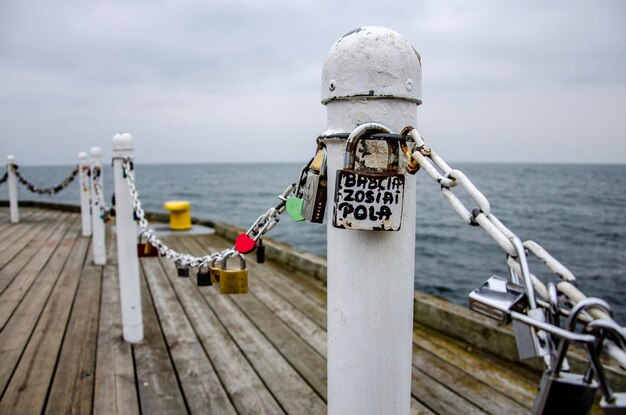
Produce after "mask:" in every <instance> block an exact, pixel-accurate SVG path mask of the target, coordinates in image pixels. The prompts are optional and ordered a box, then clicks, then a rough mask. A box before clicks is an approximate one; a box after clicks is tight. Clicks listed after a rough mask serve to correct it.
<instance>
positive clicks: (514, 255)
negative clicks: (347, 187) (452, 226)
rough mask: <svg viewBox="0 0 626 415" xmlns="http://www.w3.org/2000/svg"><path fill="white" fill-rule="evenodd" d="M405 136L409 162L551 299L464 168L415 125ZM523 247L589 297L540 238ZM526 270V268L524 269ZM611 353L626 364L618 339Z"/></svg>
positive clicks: (569, 290) (565, 286) (575, 297)
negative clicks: (467, 201)
mask: <svg viewBox="0 0 626 415" xmlns="http://www.w3.org/2000/svg"><path fill="white" fill-rule="evenodd" d="M402 135H403V136H405V137H406V136H410V137H411V138H413V141H414V142H415V144H414V148H413V150H412V151H408V152H406V153H407V157H409V162H415V163H417V164H418V166H419V167H421V168H422V169H424V171H425V172H426V173H427V174H428V175H429V176H430V177H431V178H432V179H433V180H434V181H435V182H436V183H437V184H438V185H440V186H441V193H442V194H443V196H444V198H445V199H446V200H447V201H448V202H449V203H450V205H451V206H452V208H453V209H454V211H455V212H456V213H457V214H458V215H459V216H460V217H461V219H463V221H465V223H467V224H469V225H471V226H480V227H482V228H483V229H484V230H485V231H486V232H487V233H488V234H489V236H491V237H492V238H493V240H494V241H496V243H497V244H498V245H499V246H500V247H501V248H502V249H503V250H504V251H505V252H506V253H507V265H508V266H509V268H510V269H511V271H512V272H513V273H514V274H515V275H517V276H520V275H523V274H526V275H529V276H530V280H531V282H532V286H531V287H528V288H530V289H534V293H532V294H533V295H534V294H535V293H536V294H538V296H539V297H541V298H542V299H543V300H544V301H542V303H544V304H545V302H546V301H548V302H549V300H550V295H549V292H548V288H547V287H546V285H544V283H543V282H542V281H541V280H540V279H539V278H537V277H536V276H535V275H533V274H532V273H530V272H528V269H522V268H523V267H522V263H523V262H524V261H520V255H519V254H518V252H517V250H516V247H515V245H514V243H515V241H516V239H517V236H516V235H515V234H514V233H513V232H512V231H511V230H510V229H509V228H507V227H506V226H505V225H504V224H503V223H502V222H500V220H499V219H498V218H497V217H496V216H495V215H494V214H493V213H492V212H491V206H490V204H489V201H488V200H487V198H486V197H485V195H483V194H482V193H481V192H480V190H478V188H477V187H476V186H475V185H474V184H473V183H472V182H471V180H470V179H469V178H468V177H467V176H466V175H465V174H464V173H463V172H461V171H460V170H456V169H453V168H452V167H450V166H449V165H448V164H447V163H446V162H445V161H444V160H443V159H442V158H441V157H440V156H439V155H438V154H437V153H436V152H435V151H434V150H432V149H431V148H430V147H429V146H428V145H426V143H425V142H424V139H423V137H422V136H421V135H420V133H419V132H418V131H417V130H415V129H414V128H413V127H406V128H405V129H404V130H403V131H402ZM458 184H460V187H462V188H463V190H465V192H466V193H467V194H468V195H469V196H470V197H471V198H472V200H473V201H474V202H476V205H477V207H476V208H473V209H472V210H471V213H470V210H469V209H468V208H466V207H465V205H464V204H463V202H462V201H461V200H460V199H459V198H458V197H457V196H456V195H455V194H454V192H453V191H452V189H453V188H454V187H457V185H458ZM523 248H524V249H525V250H528V251H529V252H530V253H532V254H533V255H535V256H536V257H537V258H538V259H540V260H541V261H542V262H543V263H544V264H545V265H546V267H547V268H548V269H549V270H550V271H552V272H553V273H554V274H555V275H557V276H558V277H559V279H560V280H561V282H560V283H559V284H558V285H557V287H558V291H560V292H562V293H563V294H565V295H566V296H567V297H568V298H569V300H570V301H571V302H572V303H573V304H576V303H578V302H579V301H581V300H583V299H585V298H586V297H585V295H584V294H583V293H582V292H581V291H580V290H578V289H577V288H576V277H575V276H574V274H573V273H572V272H571V271H570V270H569V269H567V268H566V267H565V266H564V265H563V264H562V263H560V262H559V261H558V260H556V259H555V258H554V257H553V256H552V255H550V253H548V251H547V250H545V249H544V248H543V247H542V246H541V245H539V244H538V243H537V242H535V241H532V240H528V241H525V242H524V243H523ZM524 271H526V272H524ZM589 314H591V315H592V316H593V317H594V318H605V319H610V320H612V318H611V317H610V316H609V315H608V314H606V313H603V312H596V310H594V309H592V310H591V311H590V312H589ZM607 345H608V347H607V354H608V355H609V356H610V357H611V358H613V359H614V360H615V361H617V362H618V363H619V364H620V365H621V366H623V367H626V350H623V349H622V348H620V347H619V346H618V345H616V344H615V343H614V342H612V341H609V340H607Z"/></svg>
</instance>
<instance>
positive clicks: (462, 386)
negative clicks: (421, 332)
mask: <svg viewBox="0 0 626 415" xmlns="http://www.w3.org/2000/svg"><path fill="white" fill-rule="evenodd" d="M413 366H415V368H417V369H419V370H420V371H421V372H424V373H427V374H428V376H429V377H431V378H433V379H437V381H438V382H440V383H442V384H444V385H447V386H448V387H451V388H454V391H455V393H457V394H458V395H461V396H463V398H465V399H466V400H468V401H470V402H472V403H473V404H474V405H476V406H477V407H479V408H481V409H482V410H484V411H486V412H488V413H491V414H503V413H506V414H527V413H528V410H529V409H530V408H528V407H526V406H523V405H521V404H519V403H517V402H515V401H513V400H512V399H510V398H508V397H507V396H506V395H504V394H502V393H500V392H499V391H498V390H496V389H495V388H493V387H491V386H489V385H487V384H485V383H483V382H482V381H481V380H480V379H477V378H475V377H473V376H470V375H469V374H467V373H465V372H463V371H462V370H460V369H459V368H457V367H455V366H453V365H452V364H450V363H448V362H445V361H443V360H442V359H440V358H438V357H436V356H434V355H433V354H432V353H430V352H429V351H427V350H425V349H422V348H421V347H418V346H417V345H415V344H413ZM495 386H499V385H495Z"/></svg>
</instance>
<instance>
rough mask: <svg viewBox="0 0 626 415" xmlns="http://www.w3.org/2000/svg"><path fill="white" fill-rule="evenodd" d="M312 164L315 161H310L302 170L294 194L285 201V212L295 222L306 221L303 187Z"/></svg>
mask: <svg viewBox="0 0 626 415" xmlns="http://www.w3.org/2000/svg"><path fill="white" fill-rule="evenodd" d="M312 162H313V159H311V160H309V162H308V163H307V164H306V165H305V166H304V167H303V168H302V170H301V171H300V177H299V178H298V183H297V185H296V190H295V191H294V194H293V195H290V196H287V199H286V200H285V210H286V211H287V215H288V216H289V217H290V218H291V220H293V221H295V222H302V221H303V220H304V216H302V207H303V206H304V199H302V185H303V184H304V182H305V180H306V175H307V171H308V169H309V166H310V165H311V163H312Z"/></svg>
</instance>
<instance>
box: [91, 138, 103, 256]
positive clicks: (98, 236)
mask: <svg viewBox="0 0 626 415" xmlns="http://www.w3.org/2000/svg"><path fill="white" fill-rule="evenodd" d="M89 155H90V156H91V180H90V186H89V189H90V190H89V193H90V195H91V212H92V215H91V231H92V234H93V238H92V241H91V246H92V252H93V262H94V264H96V265H104V264H106V262H107V257H106V245H105V241H104V238H105V233H104V232H105V231H104V220H103V219H102V218H101V217H100V206H99V205H98V196H97V195H96V190H95V188H94V184H95V182H96V180H98V181H99V182H100V188H101V189H102V188H103V186H102V149H101V148H100V147H93V148H92V149H91V150H89ZM96 167H97V168H99V169H100V175H99V176H98V177H95V174H94V170H95V169H96Z"/></svg>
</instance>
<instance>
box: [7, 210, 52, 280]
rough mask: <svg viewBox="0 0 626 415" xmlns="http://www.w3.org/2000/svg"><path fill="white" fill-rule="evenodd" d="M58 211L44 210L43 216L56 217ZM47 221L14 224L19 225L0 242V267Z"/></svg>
mask: <svg viewBox="0 0 626 415" xmlns="http://www.w3.org/2000/svg"><path fill="white" fill-rule="evenodd" d="M59 214H60V212H52V213H49V212H44V213H42V215H43V216H45V217H47V218H50V217H56V216H58V215H59ZM46 223H47V222H35V223H25V224H23V226H22V224H18V225H15V226H16V227H19V229H16V230H15V232H13V233H11V234H9V235H8V236H7V237H6V238H5V239H3V240H2V242H0V268H4V267H5V266H6V264H8V263H9V261H11V259H12V258H13V257H14V256H15V255H16V254H17V253H18V252H20V250H21V249H22V248H23V247H24V246H25V245H26V244H27V243H28V242H29V241H30V240H31V239H32V238H35V237H36V236H37V234H38V233H39V232H40V231H41V229H42V228H43V227H45V225H46Z"/></svg>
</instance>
